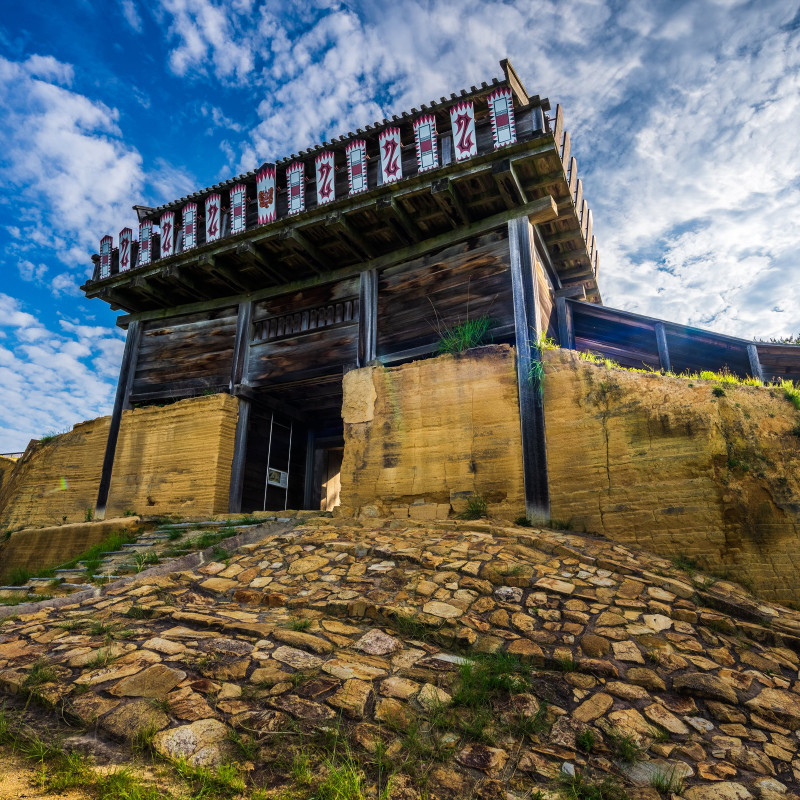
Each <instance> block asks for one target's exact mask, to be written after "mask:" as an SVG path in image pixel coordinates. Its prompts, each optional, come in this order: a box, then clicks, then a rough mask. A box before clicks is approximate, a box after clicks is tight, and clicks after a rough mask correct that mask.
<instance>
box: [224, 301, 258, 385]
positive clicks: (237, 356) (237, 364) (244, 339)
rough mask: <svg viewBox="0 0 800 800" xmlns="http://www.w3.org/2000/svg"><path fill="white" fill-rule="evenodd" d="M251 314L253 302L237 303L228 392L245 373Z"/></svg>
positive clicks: (240, 380)
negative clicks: (237, 309)
mask: <svg viewBox="0 0 800 800" xmlns="http://www.w3.org/2000/svg"><path fill="white" fill-rule="evenodd" d="M252 315H253V303H252V302H251V301H249V300H245V301H244V302H242V303H239V312H238V314H237V317H236V338H235V339H234V345H233V361H232V363H231V382H230V389H229V391H230V393H231V394H233V387H234V386H237V385H238V384H240V383H241V382H242V378H243V377H244V376H245V375H246V374H247V356H248V354H249V352H250V340H251V338H252V334H251V331H250V321H251V319H252Z"/></svg>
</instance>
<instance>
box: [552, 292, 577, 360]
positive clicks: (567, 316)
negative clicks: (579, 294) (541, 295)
mask: <svg viewBox="0 0 800 800" xmlns="http://www.w3.org/2000/svg"><path fill="white" fill-rule="evenodd" d="M556 313H557V315H558V343H559V345H560V346H561V347H563V348H564V349H565V350H574V349H575V329H574V327H573V324H572V306H571V305H570V304H569V303H568V302H567V298H566V297H558V296H556Z"/></svg>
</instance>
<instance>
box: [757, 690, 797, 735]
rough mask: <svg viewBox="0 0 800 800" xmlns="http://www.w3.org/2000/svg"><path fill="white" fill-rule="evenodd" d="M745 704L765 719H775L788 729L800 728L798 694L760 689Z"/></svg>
mask: <svg viewBox="0 0 800 800" xmlns="http://www.w3.org/2000/svg"><path fill="white" fill-rule="evenodd" d="M745 705H746V706H747V707H748V708H749V709H751V710H753V711H756V712H757V713H759V714H761V715H762V716H764V717H766V718H767V719H771V720H776V721H777V722H779V723H780V724H782V725H785V726H786V727H787V728H789V729H790V730H793V731H795V730H797V729H798V728H800V695H798V694H795V693H794V692H785V691H783V689H762V690H761V691H760V692H759V693H758V694H757V695H756V696H755V697H754V698H753V699H752V700H748V701H747V702H746V703H745Z"/></svg>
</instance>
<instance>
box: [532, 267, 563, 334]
mask: <svg viewBox="0 0 800 800" xmlns="http://www.w3.org/2000/svg"><path fill="white" fill-rule="evenodd" d="M536 282H537V284H538V287H539V291H538V296H539V309H538V313H539V330H541V332H542V333H543V334H544V335H545V336H548V337H549V338H551V339H556V340H557V339H558V317H557V315H556V305H555V299H554V297H553V287H552V284H551V283H550V281H549V279H548V277H547V273H546V272H545V269H544V265H543V264H542V263H541V261H539V259H536Z"/></svg>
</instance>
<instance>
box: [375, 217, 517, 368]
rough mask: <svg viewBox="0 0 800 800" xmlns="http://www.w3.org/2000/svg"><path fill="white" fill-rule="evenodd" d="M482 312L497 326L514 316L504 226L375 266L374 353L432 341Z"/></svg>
mask: <svg viewBox="0 0 800 800" xmlns="http://www.w3.org/2000/svg"><path fill="white" fill-rule="evenodd" d="M482 314H488V315H489V316H490V317H491V318H492V320H493V323H494V327H497V328H499V327H502V326H507V325H513V322H514V308H513V303H512V299H511V273H510V268H509V254H508V236H507V233H506V231H505V230H503V231H498V232H495V233H490V234H487V235H485V236H482V237H479V238H477V239H472V240H470V241H468V242H465V243H463V244H460V245H457V246H454V247H450V248H448V249H447V250H444V251H442V252H440V253H437V254H435V255H431V256H426V257H424V258H420V259H416V260H415V261H411V262H408V263H406V264H402V265H400V266H397V267H391V268H389V269H386V270H384V271H383V272H381V273H380V275H379V279H378V357H380V356H382V355H387V354H389V353H393V352H397V351H401V350H408V349H410V348H413V347H420V346H423V345H428V344H433V343H435V342H437V341H438V340H439V338H440V336H441V334H440V331H441V330H442V329H444V327H446V326H447V327H452V326H454V325H457V324H459V323H461V322H464V321H466V320H467V319H475V318H477V317H480V316H481V315H482Z"/></svg>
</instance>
